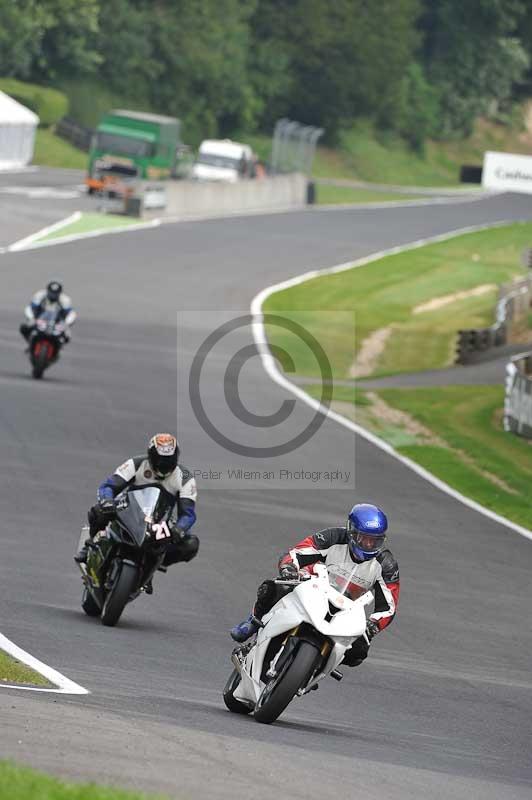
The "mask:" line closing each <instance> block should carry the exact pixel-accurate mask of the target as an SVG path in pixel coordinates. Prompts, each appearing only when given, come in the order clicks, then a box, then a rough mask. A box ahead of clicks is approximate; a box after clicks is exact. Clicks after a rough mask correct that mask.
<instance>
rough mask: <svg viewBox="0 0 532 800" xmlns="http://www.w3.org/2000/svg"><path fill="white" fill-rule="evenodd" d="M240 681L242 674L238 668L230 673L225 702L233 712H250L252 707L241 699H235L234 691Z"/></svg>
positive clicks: (225, 691) (225, 689)
mask: <svg viewBox="0 0 532 800" xmlns="http://www.w3.org/2000/svg"><path fill="white" fill-rule="evenodd" d="M239 683H240V675H239V673H238V671H237V670H236V669H234V670H233V671H232V673H231V674H230V675H229V679H228V681H227V683H226V684H225V687H224V703H225V705H226V706H227V708H228V709H229V711H232V712H233V714H249V713H250V711H251V708H250V707H249V706H248V705H246V704H245V703H242V702H241V701H240V700H235V698H234V696H233V692H234V691H235V689H236V687H237V686H238V684H239Z"/></svg>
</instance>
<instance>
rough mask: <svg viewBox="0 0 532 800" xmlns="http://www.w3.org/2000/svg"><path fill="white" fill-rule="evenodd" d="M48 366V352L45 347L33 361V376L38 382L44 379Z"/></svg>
mask: <svg viewBox="0 0 532 800" xmlns="http://www.w3.org/2000/svg"><path fill="white" fill-rule="evenodd" d="M47 366H48V351H47V349H46V348H45V347H41V349H40V350H39V352H38V353H37V355H36V357H35V358H34V360H33V370H32V375H33V377H34V378H35V379H36V380H39V378H42V375H43V372H44V370H45V369H46V367H47Z"/></svg>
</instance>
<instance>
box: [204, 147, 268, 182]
mask: <svg viewBox="0 0 532 800" xmlns="http://www.w3.org/2000/svg"><path fill="white" fill-rule="evenodd" d="M252 175H253V151H252V150H251V147H249V145H247V144H241V143H240V142H233V141H231V139H205V141H203V142H202V143H201V145H200V148H199V151H198V157H197V158H196V162H195V164H194V166H193V167H192V177H193V178H195V179H196V180H200V181H227V182H229V183H236V182H237V181H238V180H240V179H241V178H250V177H252Z"/></svg>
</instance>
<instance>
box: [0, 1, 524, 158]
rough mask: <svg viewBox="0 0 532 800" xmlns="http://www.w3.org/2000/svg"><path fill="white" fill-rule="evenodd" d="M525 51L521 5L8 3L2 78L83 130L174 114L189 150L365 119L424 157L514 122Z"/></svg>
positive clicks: (333, 130)
mask: <svg viewBox="0 0 532 800" xmlns="http://www.w3.org/2000/svg"><path fill="white" fill-rule="evenodd" d="M531 48H532V7H530V4H529V3H526V2H525V0H477V2H475V3H464V2H463V0H380V2H378V3H377V2H374V3H368V2H367V0H17V2H16V3H13V1H12V0H0V76H3V77H13V78H19V79H21V80H29V81H34V82H37V83H41V84H52V85H55V86H58V87H60V88H62V87H64V88H65V90H66V91H67V93H68V94H69V96H70V97H71V99H72V100H73V102H72V109H71V113H73V114H74V115H76V116H77V117H78V118H79V119H80V121H83V122H86V123H88V124H93V123H94V122H95V121H96V118H97V116H98V114H99V113H100V111H101V106H102V105H103V103H104V102H105V103H107V105H110V104H112V105H115V104H116V103H117V102H118V103H120V104H121V105H126V104H127V105H129V106H133V107H138V108H145V109H150V108H151V109H153V110H155V111H159V112H163V113H169V114H175V115H177V116H179V117H181V118H183V120H184V122H185V125H186V136H187V139H188V140H189V141H194V140H197V139H198V138H200V137H201V136H206V135H210V134H216V133H219V134H222V135H223V134H227V133H231V132H233V131H235V130H238V129H240V130H246V131H248V132H250V131H253V130H257V129H262V130H270V129H271V127H272V124H273V122H274V121H275V120H276V119H277V118H278V117H280V116H291V117H293V118H296V119H299V120H301V121H302V122H307V123H312V124H316V125H321V126H322V127H324V128H325V129H326V131H327V138H328V139H329V141H334V140H335V139H337V138H338V136H339V132H340V131H341V130H342V129H346V128H349V127H350V126H351V125H352V123H353V122H354V121H356V120H357V119H360V118H362V117H363V118H371V119H372V120H373V122H374V123H375V124H376V125H377V126H378V127H379V128H381V129H391V130H394V131H395V132H397V133H399V134H400V135H401V136H402V137H403V138H404V139H406V140H407V141H408V142H409V143H410V145H411V146H414V147H416V148H418V149H422V147H423V143H424V140H425V139H426V138H427V137H428V136H433V137H434V136H445V137H448V136H452V135H456V136H461V135H463V134H467V133H468V132H469V131H470V129H471V126H472V123H473V120H474V119H475V117H476V116H478V115H479V114H490V115H504V114H508V112H509V111H510V110H511V103H512V101H513V99H514V98H515V97H516V96H518V95H519V94H521V95H522V94H523V93H525V92H526V91H529V90H530V88H531V86H532V72H531V71H530V70H529V57H528V53H529V51H530V50H531ZM100 95H102V97H103V98H104V99H102V100H99V99H98V98H99V96H100ZM79 97H83V102H82V101H81V100H80V101H79V102H76V99H77V98H79ZM93 100H94V102H93Z"/></svg>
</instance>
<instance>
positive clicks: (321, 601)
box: [234, 567, 374, 704]
mask: <svg viewBox="0 0 532 800" xmlns="http://www.w3.org/2000/svg"><path fill="white" fill-rule="evenodd" d="M329 602H331V604H332V605H334V606H335V607H338V608H341V609H342V610H339V611H338V612H337V613H335V614H334V615H332V616H331V615H330V609H329ZM373 607H374V595H373V592H371V591H367V592H366V593H365V594H363V595H361V596H360V597H359V598H358V599H357V600H355V601H353V600H350V599H349V598H348V597H345V596H344V595H341V594H340V593H339V592H337V591H336V589H334V587H333V586H331V585H330V584H329V579H328V575H327V570H326V568H325V567H320V569H319V570H318V574H317V575H314V576H312V577H311V578H310V580H307V581H305V582H303V583H300V584H299V585H298V586H296V588H295V589H294V590H293V591H292V592H291V593H290V594H288V595H285V596H284V597H282V598H281V599H280V600H279V601H278V602H277V603H276V604H275V606H274V607H273V608H272V609H271V611H270V612H268V614H265V615H264V617H263V623H264V628H261V629H260V630H259V632H258V634H257V639H256V643H255V645H254V646H253V647H252V648H251V650H250V651H249V653H248V654H247V656H246V658H245V661H244V664H243V667H242V670H241V681H240V684H239V685H238V687H237V688H236V689H235V692H234V697H235V699H237V700H243V701H250V700H251V701H252V702H253V703H254V704H255V703H256V702H257V700H258V698H259V697H260V694H261V692H262V690H263V688H264V685H265V684H264V683H263V682H262V681H261V675H262V671H263V664H264V658H265V656H266V652H267V650H268V646H269V644H270V641H271V640H272V639H273V638H274V637H276V636H280V635H282V634H287V633H289V632H290V631H292V630H293V629H294V628H297V626H298V625H300V624H301V623H303V622H306V623H308V624H310V625H312V626H313V627H314V628H315V629H316V630H317V631H319V632H320V633H322V634H323V635H324V636H327V637H328V638H330V639H331V640H332V641H333V642H334V646H333V648H332V650H331V653H330V655H329V658H328V660H327V663H326V665H325V667H324V668H323V671H322V672H321V673H320V674H319V676H318V677H317V679H318V680H319V679H321V678H323V677H324V676H325V675H327V674H329V672H331V670H333V669H334V668H335V667H336V666H338V664H340V662H341V661H342V659H343V657H344V654H345V651H346V650H347V649H348V648H349V647H350V646H351V645H352V643H353V641H354V640H355V639H357V638H358V637H359V636H362V635H363V633H364V632H365V630H366V624H367V617H368V616H369V614H371V611H372V609H373ZM327 617H330V619H329V620H327Z"/></svg>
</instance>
